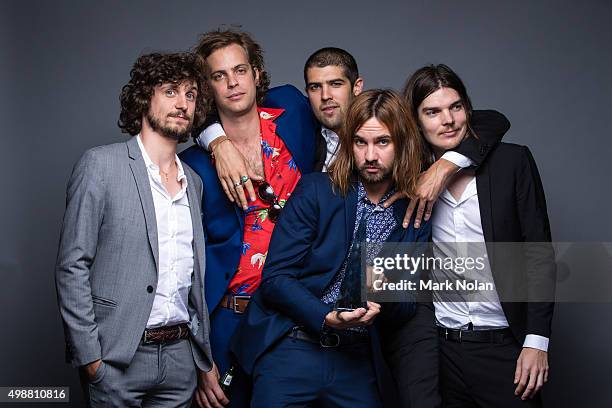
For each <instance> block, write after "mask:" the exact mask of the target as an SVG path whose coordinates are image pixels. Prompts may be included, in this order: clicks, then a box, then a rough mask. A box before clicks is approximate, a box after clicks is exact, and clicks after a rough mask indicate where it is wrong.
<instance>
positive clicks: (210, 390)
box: [195, 362, 229, 408]
mask: <svg viewBox="0 0 612 408" xmlns="http://www.w3.org/2000/svg"><path fill="white" fill-rule="evenodd" d="M219 378H220V376H219V369H217V365H216V364H215V363H214V362H213V366H212V369H211V370H210V371H208V372H205V371H200V370H198V388H196V392H195V399H196V402H197V403H198V406H199V407H200V408H222V407H223V406H225V405H227V404H229V399H228V398H227V397H226V396H225V393H224V392H223V390H222V389H221V386H220V385H219Z"/></svg>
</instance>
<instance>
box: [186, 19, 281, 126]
mask: <svg viewBox="0 0 612 408" xmlns="http://www.w3.org/2000/svg"><path fill="white" fill-rule="evenodd" d="M232 44H237V45H239V46H241V47H242V48H243V49H244V50H245V51H246V53H247V57H248V59H249V64H250V65H251V67H252V68H253V69H256V70H257V71H258V72H259V83H258V84H257V94H256V101H257V105H261V103H262V102H263V100H264V97H265V96H266V93H267V92H268V88H269V87H270V74H269V73H268V72H267V71H266V67H265V64H264V58H263V50H262V48H261V46H260V45H259V44H258V43H257V42H255V40H254V39H253V37H252V36H251V35H250V34H249V33H247V32H245V31H240V30H237V29H218V30H214V31H209V32H207V33H204V34H202V36H201V37H200V40H199V41H198V44H197V45H196V46H195V47H194V52H195V53H196V54H197V55H198V56H199V57H200V60H201V63H202V66H203V67H204V77H205V79H208V75H210V69H209V67H208V64H206V58H208V57H209V56H210V54H212V53H213V52H215V51H217V50H219V49H221V48H225V47H227V46H229V45H232ZM253 75H255V71H253ZM206 98H207V102H208V106H210V108H211V112H212V113H213V114H218V113H217V106H216V104H215V100H214V96H213V95H212V92H209V91H207V92H206Z"/></svg>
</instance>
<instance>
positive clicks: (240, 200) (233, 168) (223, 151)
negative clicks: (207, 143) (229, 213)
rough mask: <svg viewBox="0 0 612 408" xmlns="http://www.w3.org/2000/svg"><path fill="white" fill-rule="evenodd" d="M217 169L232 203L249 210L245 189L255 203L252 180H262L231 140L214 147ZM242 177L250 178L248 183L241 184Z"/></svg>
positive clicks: (224, 189)
mask: <svg viewBox="0 0 612 408" xmlns="http://www.w3.org/2000/svg"><path fill="white" fill-rule="evenodd" d="M212 153H213V154H214V155H215V167H216V169H217V175H218V176H219V181H220V182H221V186H222V187H223V191H224V192H225V195H227V198H228V200H230V201H231V202H232V203H237V204H238V205H240V206H241V207H242V209H244V210H245V211H246V210H247V209H248V208H249V203H248V201H247V197H246V196H245V189H246V192H247V193H248V196H249V198H250V200H251V201H255V198H256V196H255V190H254V189H253V183H252V182H251V180H261V177H259V176H257V175H256V174H255V172H254V171H253V170H252V169H251V166H249V164H248V162H247V161H246V159H245V158H244V156H243V155H242V153H240V152H239V151H238V149H236V147H235V146H234V144H233V143H232V142H231V140H226V141H224V142H221V143H219V144H217V145H215V146H214V147H213V151H212ZM242 176H247V177H249V180H248V181H247V182H246V183H241V181H240V178H241V177H242Z"/></svg>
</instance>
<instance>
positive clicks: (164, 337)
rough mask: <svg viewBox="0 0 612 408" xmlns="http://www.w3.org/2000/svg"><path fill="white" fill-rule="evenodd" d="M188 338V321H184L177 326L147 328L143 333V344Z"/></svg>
mask: <svg viewBox="0 0 612 408" xmlns="http://www.w3.org/2000/svg"><path fill="white" fill-rule="evenodd" d="M188 338H189V326H188V325H187V323H182V324H177V325H175V326H164V327H156V328H154V329H145V331H144V333H143V335H142V344H163V343H170V342H173V341H177V340H182V339H188Z"/></svg>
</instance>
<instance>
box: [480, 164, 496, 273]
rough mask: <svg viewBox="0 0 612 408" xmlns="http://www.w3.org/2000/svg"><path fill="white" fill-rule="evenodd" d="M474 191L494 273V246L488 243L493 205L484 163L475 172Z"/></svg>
mask: <svg viewBox="0 0 612 408" xmlns="http://www.w3.org/2000/svg"><path fill="white" fill-rule="evenodd" d="M476 191H477V192H478V206H479V207H480V223H481V224H482V233H483V235H484V240H485V243H486V247H487V254H488V258H489V262H490V263H491V270H492V271H493V273H495V265H494V264H495V255H494V253H493V252H494V246H493V245H492V244H490V243H492V242H494V241H495V237H494V236H493V208H492V207H493V205H492V203H491V178H490V176H489V171H488V166H487V165H486V163H485V164H484V165H483V166H481V167H480V169H479V170H478V171H477V172H476Z"/></svg>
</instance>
